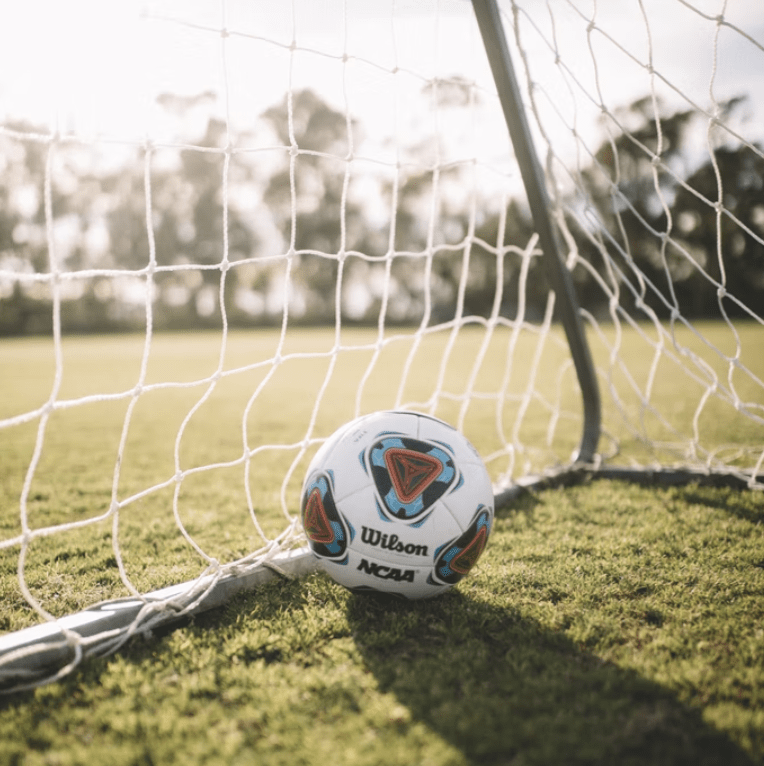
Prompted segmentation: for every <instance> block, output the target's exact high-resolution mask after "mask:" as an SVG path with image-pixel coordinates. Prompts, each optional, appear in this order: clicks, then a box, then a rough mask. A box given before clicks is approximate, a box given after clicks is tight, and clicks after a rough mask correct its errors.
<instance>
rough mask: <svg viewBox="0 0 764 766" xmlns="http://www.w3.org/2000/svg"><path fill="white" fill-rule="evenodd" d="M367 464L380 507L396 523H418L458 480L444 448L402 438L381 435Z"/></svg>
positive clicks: (449, 456)
mask: <svg viewBox="0 0 764 766" xmlns="http://www.w3.org/2000/svg"><path fill="white" fill-rule="evenodd" d="M367 461H368V466H369V470H370V472H371V476H372V479H373V480H374V486H375V488H376V490H377V495H378V498H379V501H380V507H381V508H382V510H383V512H384V513H385V514H386V515H387V516H389V517H390V518H391V519H395V520H397V521H405V522H407V523H421V522H422V521H423V520H424V519H425V518H426V516H427V515H428V514H429V513H430V512H431V511H432V509H433V506H434V505H435V503H436V502H437V501H438V500H439V499H440V498H441V497H443V496H444V495H445V494H446V493H447V492H449V491H450V490H451V489H452V488H453V487H454V486H455V485H456V484H458V482H459V480H460V473H459V471H458V470H457V469H456V465H455V461H454V458H453V455H452V454H451V453H450V452H449V451H447V448H446V446H445V445H443V444H435V443H433V442H427V441H423V440H421V439H414V438H412V437H409V436H404V435H402V434H389V433H387V434H384V435H380V438H378V439H377V440H376V441H374V442H373V443H372V445H371V446H370V448H369V449H368V452H367Z"/></svg>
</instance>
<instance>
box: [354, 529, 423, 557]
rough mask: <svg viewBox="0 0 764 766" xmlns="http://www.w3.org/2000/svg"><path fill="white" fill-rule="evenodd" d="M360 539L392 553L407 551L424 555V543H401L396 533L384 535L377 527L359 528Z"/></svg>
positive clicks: (414, 554)
mask: <svg viewBox="0 0 764 766" xmlns="http://www.w3.org/2000/svg"><path fill="white" fill-rule="evenodd" d="M361 541H362V542H364V543H366V545H371V546H372V547H374V548H382V549H383V550H386V551H393V552H394V553H408V554H410V555H411V556H426V555H427V546H426V545H414V543H402V542H401V541H400V539H399V537H398V535H385V534H383V533H382V532H380V531H379V530H378V529H369V528H368V527H363V528H362V529H361Z"/></svg>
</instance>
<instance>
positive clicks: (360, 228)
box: [261, 90, 375, 323]
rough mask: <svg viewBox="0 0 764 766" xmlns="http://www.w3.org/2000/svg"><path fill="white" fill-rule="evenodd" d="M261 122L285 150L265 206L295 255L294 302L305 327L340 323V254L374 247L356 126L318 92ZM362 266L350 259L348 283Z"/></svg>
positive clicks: (301, 95)
mask: <svg viewBox="0 0 764 766" xmlns="http://www.w3.org/2000/svg"><path fill="white" fill-rule="evenodd" d="M261 119H262V120H263V121H264V122H265V123H266V124H267V125H268V126H269V127H270V128H271V129H272V130H273V132H274V134H275V136H276V139H277V140H278V142H279V143H280V144H281V145H282V146H283V147H284V153H283V158H282V161H281V163H280V167H279V168H278V169H277V170H276V172H275V173H274V174H273V175H272V176H271V177H270V179H269V181H268V183H267V186H266V188H265V192H264V194H263V200H264V202H265V204H266V205H267V206H268V208H269V210H270V212H271V214H272V216H273V219H274V222H275V224H276V228H277V229H278V230H279V231H280V233H281V236H282V238H283V241H284V246H285V249H290V248H291V249H294V251H295V252H296V253H297V255H295V256H294V260H293V266H292V279H293V283H292V286H293V289H294V290H295V291H297V292H298V293H299V295H293V296H292V299H293V301H294V302H295V304H296V305H299V310H298V312H296V313H298V314H299V315H301V317H302V320H303V321H308V322H310V323H323V322H329V321H333V317H334V311H335V308H334V307H335V294H336V286H337V276H338V270H339V269H338V260H337V259H336V258H335V257H334V256H336V255H337V254H338V253H340V251H341V250H343V249H344V252H345V253H348V252H349V251H358V252H362V251H364V250H366V249H367V246H368V245H370V244H372V243H375V240H374V237H373V235H372V232H371V231H370V225H369V223H368V221H367V219H366V216H365V211H364V204H363V202H362V201H361V200H359V199H357V198H356V197H355V196H354V195H353V193H352V166H350V167H349V166H348V163H349V162H351V157H350V150H351V143H350V142H351V137H352V140H353V142H354V144H355V145H357V144H358V142H359V141H360V138H361V137H360V135H359V134H358V132H357V125H356V123H355V122H354V121H352V120H348V118H346V116H345V115H344V114H342V113H341V112H338V111H336V110H335V109H333V108H332V107H331V106H329V105H328V104H327V103H326V102H324V101H323V100H322V99H321V98H319V96H317V95H316V94H315V93H314V92H313V91H312V90H301V91H297V92H296V93H293V94H292V97H291V99H290V98H289V97H288V96H285V97H284V99H283V100H282V101H281V103H279V104H277V105H275V106H272V107H270V108H269V109H267V110H266V111H265V112H264V113H263V114H262V115H261ZM358 268H363V267H362V266H360V264H359V262H358V261H357V259H356V258H349V259H348V260H347V261H346V262H345V266H344V270H345V273H344V278H345V280H347V281H349V282H350V281H352V278H353V273H352V272H353V271H354V270H355V269H358Z"/></svg>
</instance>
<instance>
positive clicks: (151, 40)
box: [0, 0, 764, 141]
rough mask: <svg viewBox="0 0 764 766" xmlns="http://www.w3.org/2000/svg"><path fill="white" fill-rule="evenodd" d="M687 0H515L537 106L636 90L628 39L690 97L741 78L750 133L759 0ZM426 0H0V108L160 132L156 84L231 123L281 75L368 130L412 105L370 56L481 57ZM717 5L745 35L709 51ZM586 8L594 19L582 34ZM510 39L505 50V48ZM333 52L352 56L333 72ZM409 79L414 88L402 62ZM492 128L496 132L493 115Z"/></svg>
mask: <svg viewBox="0 0 764 766" xmlns="http://www.w3.org/2000/svg"><path fill="white" fill-rule="evenodd" d="M688 3H689V0H687V2H683V1H682V0H599V2H596V0H576V3H575V5H576V6H577V7H578V9H579V10H578V11H576V10H575V9H574V7H573V4H572V3H571V2H570V1H569V0H519V2H518V5H519V7H520V8H521V9H522V10H521V13H520V14H519V17H518V18H519V20H520V24H521V27H520V28H521V43H522V45H523V49H524V50H525V52H526V53H527V55H528V58H529V60H531V61H532V62H533V66H534V67H535V68H534V79H537V80H538V81H539V83H540V84H541V88H540V90H539V91H538V93H539V94H540V98H539V100H538V103H539V105H540V108H541V109H542V110H546V111H547V112H548V113H549V114H551V112H552V111H554V110H555V109H566V110H568V111H566V114H568V115H570V114H575V115H576V119H578V120H580V121H581V124H582V125H583V126H584V130H589V129H590V124H591V123H593V122H594V121H596V116H597V109H596V107H594V106H593V104H592V103H591V102H589V103H587V98H580V97H578V96H577V97H576V99H575V103H574V102H573V100H572V98H571V95H570V87H571V81H572V80H571V78H573V77H575V78H576V79H579V80H580V82H582V83H586V87H587V89H588V90H589V92H591V93H595V92H596V88H597V87H599V88H600V89H601V90H602V93H603V94H604V96H605V98H606V100H607V101H608V103H612V104H627V103H629V102H630V101H632V100H634V99H635V98H638V97H640V96H643V95H645V87H646V84H647V83H648V82H649V75H647V73H646V72H645V70H644V68H642V67H640V66H637V65H635V64H634V63H633V61H631V59H630V58H629V54H631V55H632V56H634V57H636V58H637V59H638V60H639V61H641V62H645V61H648V60H649V57H650V56H652V60H653V64H654V66H655V68H656V69H657V70H659V71H661V72H664V73H667V74H668V76H669V77H670V78H671V82H672V84H673V85H675V86H676V88H678V89H679V90H680V91H681V92H682V93H684V94H685V95H686V96H687V97H688V98H691V99H692V100H693V101H695V102H696V103H698V104H699V105H700V106H701V107H702V108H708V106H709V104H710V103H711V95H710V86H711V84H712V83H713V96H714V98H716V99H717V100H723V99H725V98H729V97H730V96H735V95H741V94H748V95H749V96H750V103H749V106H748V107H747V108H746V110H745V114H742V115H741V117H740V120H741V122H743V123H745V125H744V126H743V127H741V130H742V131H743V132H744V133H745V134H746V137H748V138H749V139H750V140H754V139H757V138H758V139H761V138H762V135H761V134H762V133H764V129H760V128H759V126H760V125H764V51H762V49H761V45H764V2H759V0H756V1H755V2H752V1H751V0H726V2H725V0H692V6H693V7H692V8H690V7H688ZM432 4H433V5H436V6H437V7H438V8H439V13H438V15H437V17H436V19H435V21H433V17H432V15H427V14H424V13H422V10H421V9H422V7H423V6H425V5H428V3H425V2H423V0H293V2H291V3H290V2H286V1H285V0H279V2H277V3H271V4H270V6H267V5H266V3H264V2H262V1H259V2H255V1H254V0H145V1H144V0H109V2H104V0H68V2H66V3H63V2H60V0H25V2H23V3H22V2H19V3H12V4H11V3H8V4H7V5H6V8H5V9H4V10H3V24H2V26H0V124H3V123H5V122H6V121H7V120H9V119H19V118H24V119H28V120H30V121H32V122H34V123H36V124H43V125H48V126H51V127H52V126H56V127H57V128H58V129H59V130H62V131H64V132H74V133H76V134H78V135H81V136H85V137H88V136H91V137H95V136H97V135H100V136H106V137H110V138H115V139H117V140H119V139H120V138H129V139H130V140H141V139H142V137H145V136H146V135H147V134H148V135H150V136H152V138H154V139H155V140H160V141H161V140H171V139H172V138H173V137H174V138H177V137H178V135H179V133H178V131H179V130H180V129H179V118H178V110H177V109H175V111H173V109H172V106H173V103H174V105H175V106H176V107H177V106H179V105H182V104H183V103H188V100H186V101H185V102H183V101H182V100H176V101H175V102H173V103H170V102H168V101H167V100H165V101H164V102H163V103H164V106H162V105H160V104H158V103H157V96H159V94H161V93H175V94H180V95H181V96H183V97H185V98H186V99H188V98H190V97H194V96H197V95H198V94H201V93H205V92H206V93H210V92H214V93H216V94H217V95H216V96H214V97H212V96H209V97H208V98H207V99H202V100H200V105H201V106H200V108H198V109H197V110H196V113H197V119H199V120H205V119H206V117H207V116H209V115H210V114H212V113H215V114H217V115H218V116H221V117H225V116H228V118H229V119H230V120H231V124H232V125H234V126H236V128H237V129H248V128H252V127H253V126H254V125H256V123H257V118H258V115H259V114H260V113H261V112H262V111H263V110H264V109H265V108H267V107H268V106H269V105H271V104H273V103H275V102H277V101H279V100H280V99H281V98H282V97H283V94H284V92H285V90H286V88H287V87H288V86H289V84H290V82H291V85H292V86H293V87H300V86H304V85H308V86H310V87H314V88H315V89H316V90H318V91H319V92H320V93H322V95H324V96H325V98H326V99H327V100H329V101H330V102H331V103H333V104H337V105H341V104H342V103H343V102H344V103H348V104H349V105H350V109H351V110H352V109H353V108H354V106H357V107H358V109H359V110H361V109H364V110H368V114H369V115H371V118H370V121H371V122H372V123H373V125H372V126H371V127H370V128H369V129H370V131H371V132H373V130H374V126H377V127H379V130H380V132H381V131H382V130H383V126H388V128H389V129H396V130H400V129H401V126H402V128H403V129H405V130H409V131H413V132H416V124H415V123H416V120H415V119H414V113H413V112H412V113H411V114H410V115H409V117H410V123H411V124H407V123H406V116H407V115H406V114H401V113H398V114H397V115H396V116H395V119H396V120H397V122H396V123H395V124H396V125H397V127H396V128H392V127H391V126H392V124H393V121H392V118H391V113H392V112H393V111H394V107H393V104H392V102H391V101H389V100H386V99H387V96H384V95H382V91H381V90H379V86H380V83H381V82H382V79H383V74H384V72H385V71H388V72H389V71H390V69H392V67H394V66H398V67H400V68H401V69H404V70H412V71H413V70H415V71H417V72H421V73H422V74H423V75H424V76H431V74H432V73H435V71H436V69H438V68H439V69H440V71H441V72H447V73H448V72H457V71H460V72H461V71H463V72H465V73H467V75H468V76H472V75H473V74H474V73H478V74H480V76H482V75H484V74H485V72H487V68H486V63H485V58H484V55H483V52H482V48H481V44H480V40H479V37H478V35H477V31H476V28H475V25H474V23H473V21H472V17H471V9H470V7H469V3H467V2H465V0H440V1H439V2H437V0H436V1H435V2H434V3H432ZM344 6H346V7H347V12H348V15H349V18H350V19H351V20H352V22H353V24H352V25H348V27H347V28H345V27H344V25H343V24H342V23H338V22H337V20H336V19H337V18H338V17H337V16H336V14H335V13H334V12H335V11H336V10H337V9H338V8H339V9H340V10H341V9H342V8H343V7H344ZM506 7H509V6H508V5H507V6H506ZM266 8H269V10H266ZM391 8H393V9H394V14H393V17H392V19H391V15H390V9H391ZM550 9H551V10H552V11H553V12H554V13H553V15H552V14H550ZM643 9H644V11H643ZM722 12H723V13H724V17H725V19H726V20H727V21H728V22H729V23H730V24H734V25H736V26H738V27H740V28H741V29H743V30H744V31H745V33H746V34H747V35H749V36H750V37H751V38H753V39H754V40H757V41H758V45H757V44H755V43H754V42H751V41H750V40H749V39H747V38H746V37H744V36H743V35H741V34H739V33H737V32H735V31H734V30H732V29H730V28H728V27H722V28H721V30H720V33H719V35H718V38H716V42H717V46H716V58H714V40H715V37H714V35H715V30H716V25H715V24H714V23H713V21H709V20H708V19H707V18H704V15H705V16H708V17H709V18H710V19H713V18H715V17H717V16H718V15H719V14H721V13H722ZM645 16H646V17H647V19H648V23H647V24H646V23H645V18H644V17H645ZM340 18H341V16H340ZM552 18H553V19H554V23H552V21H551V19H552ZM591 19H594V20H595V28H594V31H592V33H591V34H590V35H587V32H586V28H587V23H588V20H591ZM223 28H224V29H227V30H229V32H231V33H232V34H231V35H230V36H229V37H227V38H226V39H225V58H224V57H223V38H222V37H221V35H220V34H219V33H216V32H214V30H220V29H223ZM211 30H212V31H211ZM609 35H612V37H613V38H615V39H617V40H618V41H619V42H618V44H619V45H620V46H622V48H619V47H617V45H615V44H614V43H613V42H612V41H611V40H610V39H609V37H608V36H609ZM293 37H294V38H295V39H296V40H297V42H298V45H299V47H300V48H301V49H302V50H300V51H298V52H297V53H292V52H291V51H290V49H289V45H290V43H291V41H292V39H293ZM263 38H264V39H263ZM551 40H554V41H556V43H555V44H556V45H557V49H558V51H559V53H560V57H561V59H560V60H561V61H563V62H564V63H565V66H566V67H567V69H566V70H565V71H566V77H567V78H568V79H567V81H566V80H565V78H561V77H560V72H561V70H560V68H559V66H557V65H556V64H555V57H554V55H553V54H552V53H550V49H549V41H551ZM512 45H513V55H514V56H515V58H516V63H517V59H518V58H519V51H518V50H517V49H516V48H514V41H512ZM590 45H591V46H592V48H593V49H594V51H595V53H596V59H592V56H591V53H590V50H589V46H590ZM308 51H312V53H310V52H308ZM343 52H347V53H348V54H349V55H350V56H351V58H353V57H355V59H356V61H353V62H351V65H350V66H349V67H348V68H347V71H349V72H350V75H349V76H348V77H345V76H344V74H343V72H345V71H346V70H345V69H343V62H342V60H341V56H342V54H343ZM593 61H596V62H597V63H596V68H595V66H594V65H593ZM714 61H716V69H715V70H714ZM712 74H713V80H712ZM387 79H389V77H388V78H387ZM404 79H405V78H404ZM521 79H522V78H521ZM656 82H657V89H658V91H659V92H660V93H662V94H663V95H664V96H665V97H666V98H667V99H668V100H669V101H670V100H672V99H673V100H676V101H677V103H680V102H681V99H680V98H678V97H677V94H676V93H675V91H674V90H672V88H670V87H667V86H666V85H665V84H663V83H662V82H660V81H656ZM409 85H410V87H411V88H412V89H413V88H415V87H419V88H420V89H421V82H419V81H417V80H416V78H412V79H411V82H410V83H409ZM574 106H575V110H576V111H575V112H574V111H572V110H573V107H574ZM193 116H194V115H193V113H192V112H187V114H186V118H187V119H193ZM368 120H369V118H367V121H368ZM579 127H580V126H579ZM186 129H187V132H188V128H187V126H186ZM492 135H494V136H495V137H496V140H498V141H503V140H505V137H504V136H503V134H502V133H501V129H500V128H497V130H496V131H495V132H494V134H492Z"/></svg>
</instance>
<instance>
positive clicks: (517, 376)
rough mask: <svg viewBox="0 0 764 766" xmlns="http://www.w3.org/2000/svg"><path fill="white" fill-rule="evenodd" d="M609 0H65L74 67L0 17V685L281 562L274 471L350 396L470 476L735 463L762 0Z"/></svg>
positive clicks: (349, 413)
mask: <svg viewBox="0 0 764 766" xmlns="http://www.w3.org/2000/svg"><path fill="white" fill-rule="evenodd" d="M37 3H41V4H43V5H45V7H46V8H48V6H47V4H45V3H43V0H35V2H30V3H29V4H28V6H29V7H30V8H31V9H32V11H31V12H34V6H36V5H37ZM613 5H614V4H606V3H602V2H599V3H598V2H597V1H596V0H560V2H550V1H547V2H539V1H538V0H500V1H498V2H497V0H473V2H471V3H470V2H468V0H426V1H424V2H422V0H417V2H413V0H373V2H359V3H355V2H352V1H351V0H332V2H328V3H322V4H320V12H319V11H318V7H319V4H316V3H313V2H312V1H311V0H292V2H291V3H282V2H276V1H275V0H274V1H273V2H258V3H251V2H244V0H220V3H219V4H209V3H182V4H178V3H175V2H172V0H152V2H150V3H148V4H147V6H146V8H145V9H143V10H142V11H141V13H140V14H138V13H135V14H132V12H130V11H125V10H124V9H122V10H120V11H119V12H118V13H117V14H116V16H110V15H109V14H106V15H100V14H101V11H97V10H95V6H87V9H86V6H85V5H84V4H81V3H79V2H76V1H73V2H72V3H58V4H56V6H55V7H56V9H57V10H56V13H57V14H59V18H58V22H59V25H60V26H61V28H64V29H66V30H67V32H68V33H69V34H70V35H71V36H76V35H78V34H84V36H83V37H81V38H77V39H69V40H68V41H67V50H68V51H69V58H70V59H71V61H70V68H69V69H67V68H66V66H65V64H64V59H63V58H62V59H59V58H57V56H56V54H57V53H58V54H60V51H57V50H56V48H55V45H56V43H55V40H53V39H52V38H51V39H49V40H45V39H42V40H41V41H40V44H43V45H47V46H48V47H49V49H48V51H47V52H48V54H49V56H48V57H47V58H46V56H45V52H44V51H41V50H39V49H37V50H35V49H34V47H33V46H32V44H31V42H30V40H29V39H26V40H25V41H24V43H23V44H22V45H20V46H19V49H18V50H14V51H11V53H9V54H8V55H11V54H12V55H14V56H16V59H17V60H16V62H15V63H16V66H14V67H9V66H5V67H4V68H5V70H6V71H8V70H13V71H15V72H17V73H21V72H25V73H27V75H28V74H29V73H30V72H32V74H34V67H33V66H32V64H31V62H32V61H38V62H39V61H45V62H47V63H46V64H45V65H44V66H43V67H42V68H39V66H38V70H39V71H38V77H37V79H36V80H34V81H32V82H30V83H26V84H24V85H23V87H20V86H18V87H17V86H16V85H14V83H13V82H10V83H8V84H6V83H5V82H3V81H0V87H2V88H5V89H6V90H7V93H8V96H9V97H8V104H9V106H8V112H7V113H6V114H0V120H2V121H0V169H1V170H2V174H0V175H1V176H2V179H3V180H0V200H2V202H1V203H0V360H1V361H0V365H2V374H0V399H1V400H2V402H1V403H0V454H2V455H3V456H4V462H3V465H2V466H0V503H2V505H1V506H0V564H2V570H1V571H0V578H2V583H3V587H4V591H7V592H8V593H9V594H10V595H9V597H8V601H7V607H6V611H4V612H0V620H2V621H0V629H2V630H3V631H5V634H4V635H1V636H0V691H4V692H12V691H17V690H19V689H25V688H30V687H32V686H35V685H38V684H40V683H45V682H48V681H50V680H53V679H56V678H60V677H61V676H62V675H64V674H65V673H68V672H69V671H71V670H72V669H73V668H74V667H76V666H77V664H78V663H79V662H80V661H81V660H82V659H83V658H84V657H86V656H88V655H102V654H105V653H108V652H111V651H114V650H116V649H117V648H118V647H119V646H121V645H123V644H124V643H125V641H127V640H129V639H130V638H131V637H133V636H135V635H137V634H145V633H148V632H150V631H151V630H154V629H155V628H157V627H158V626H160V625H162V624H165V623H167V622H168V621H173V620H177V619H179V618H180V617H182V616H185V615H189V614H194V613H196V612H198V611H201V610H204V609H209V608H211V607H214V606H219V605H220V604H222V603H224V602H225V601H227V600H229V599H230V598H231V597H232V596H233V595H234V594H236V593H238V592H240V591H241V590H244V589H249V588H252V587H255V586H257V585H259V584H261V583H263V582H264V581H265V580H266V579H268V578H269V577H271V576H273V574H274V573H279V574H281V575H285V576H295V575H301V574H304V573H306V572H308V571H311V570H312V569H313V568H314V567H315V564H314V559H313V557H312V555H311V554H310V553H309V552H308V551H307V549H306V548H305V547H303V546H304V537H303V535H302V531H301V528H300V524H299V519H298V518H297V512H298V502H299V501H298V497H299V488H300V483H301V480H302V472H303V471H304V470H305V467H306V466H307V463H308V461H309V459H310V457H311V456H312V454H313V453H314V451H315V450H316V449H317V448H318V447H319V446H320V444H321V443H323V442H324V441H325V440H326V439H327V438H328V437H329V436H330V435H331V433H332V432H333V431H334V430H335V429H336V428H338V427H339V426H341V425H342V424H343V423H344V422H346V421H348V420H349V419H351V418H353V417H356V416H358V415H362V414H365V413H366V412H369V411H372V410H375V409H392V408H400V409H416V410H420V411H425V412H428V413H431V414H434V415H437V416H439V417H442V418H443V419H445V420H448V421H449V422H451V423H452V424H454V425H456V426H457V427H458V428H459V429H460V430H462V431H463V432H464V433H465V434H466V435H467V436H468V437H469V438H470V439H471V441H473V443H475V445H476V446H478V447H479V449H480V451H481V454H482V456H483V458H484V460H485V462H486V465H487V467H488V469H489V473H490V474H491V477H492V480H493V481H494V486H495V492H496V502H497V505H501V504H506V503H508V502H510V501H511V500H512V499H514V498H515V497H517V496H518V494H519V493H521V492H524V491H527V490H528V489H529V488H532V487H541V486H544V485H548V484H552V483H555V482H567V481H576V480H578V479H580V478H581V477H582V476H587V477H588V476H594V477H611V478H617V479H628V480H635V481H644V482H657V481H667V482H686V481H697V482H722V483H726V484H730V485H732V486H736V487H740V488H741V489H744V490H750V491H758V492H760V491H761V490H762V489H764V439H763V438H762V433H764V362H763V361H762V358H763V357H764V355H763V354H762V353H761V351H762V338H764V312H763V311H762V306H764V130H762V129H761V125H762V124H764V102H757V101H756V99H755V94H756V92H757V91H756V88H757V87H758V88H759V91H758V92H760V88H761V83H762V78H763V77H764V75H762V74H761V73H762V72H764V40H762V39H761V37H760V36H759V37H757V32H756V30H759V35H760V30H761V29H762V24H764V12H762V13H759V12H758V11H756V12H755V13H754V12H752V11H751V9H750V5H749V6H748V7H747V8H743V7H742V6H743V3H742V2H740V1H738V2H734V0H660V1H658V0H627V1H626V0H625V1H624V2H621V3H619V4H618V8H617V9H615V8H614V7H613ZM52 8H53V6H52V5H51V6H50V8H48V10H49V11H50V12H52ZM86 10H87V13H89V14H90V15H91V16H92V17H94V18H88V19H87V20H84V19H83V18H82V14H83V13H85V12H86ZM23 12H24V11H19V13H23ZM120 14H123V15H120ZM757 14H758V15H757ZM96 22H97V23H96ZM18 23H19V25H20V28H19V36H20V37H21V36H23V35H22V34H21V33H22V32H23V27H24V25H25V24H30V25H31V24H32V20H31V19H27V20H26V21H25V20H24V19H21V18H20V19H18ZM83 29H86V30H87V32H86V33H82V30H83ZM77 30H79V31H77ZM678 30H682V32H683V34H682V35H678ZM51 46H52V47H51ZM122 46H127V47H129V48H130V50H131V51H133V53H135V51H140V55H139V56H137V57H136V56H135V55H131V56H130V57H129V61H130V63H129V65H128V66H125V63H124V62H125V59H126V57H125V56H124V55H123V54H124V53H125V49H124V48H123V47H122ZM72 51H76V52H77V54H76V55H75V54H73V53H72ZM78 55H79V56H81V58H77V56H78ZM24 56H29V61H28V62H26V63H25V60H24V58H23V57H24ZM95 57H97V58H95ZM95 61H97V62H98V63H97V65H96V64H95V63H94V62H95ZM120 62H121V63H120ZM3 63H5V62H2V61H0V65H1V64H3ZM18 76H19V77H20V76H21V74H19V75H18ZM30 94H31V95H30ZM34 94H37V95H38V96H39V98H38V100H37V101H35V100H34V98H32V96H33V95H34ZM92 604H95V606H91V605H92Z"/></svg>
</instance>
